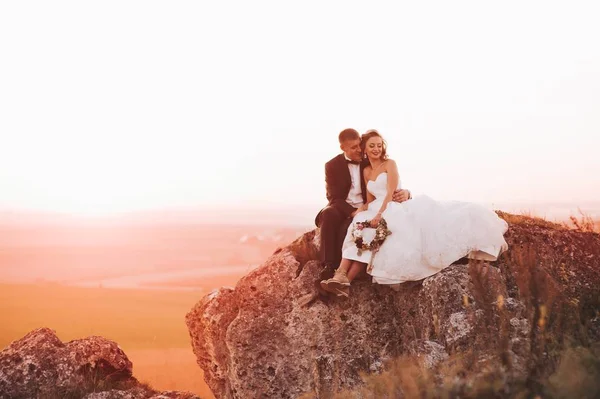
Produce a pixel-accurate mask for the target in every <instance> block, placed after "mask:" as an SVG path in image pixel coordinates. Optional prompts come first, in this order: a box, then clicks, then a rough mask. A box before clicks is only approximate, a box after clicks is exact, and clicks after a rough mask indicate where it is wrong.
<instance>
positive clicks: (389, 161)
mask: <svg viewBox="0 0 600 399" xmlns="http://www.w3.org/2000/svg"><path fill="white" fill-rule="evenodd" d="M390 167H392V168H395V167H396V161H394V160H393V159H391V158H390V159H387V160H386V161H385V168H386V170H388V168H390Z"/></svg>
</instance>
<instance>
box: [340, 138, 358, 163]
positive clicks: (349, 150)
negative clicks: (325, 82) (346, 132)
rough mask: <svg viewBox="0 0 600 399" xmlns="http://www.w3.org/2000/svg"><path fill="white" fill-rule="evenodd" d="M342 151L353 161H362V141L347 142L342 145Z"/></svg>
mask: <svg viewBox="0 0 600 399" xmlns="http://www.w3.org/2000/svg"><path fill="white" fill-rule="evenodd" d="M340 147H341V149H342V151H344V154H346V156H347V157H348V158H350V159H351V160H353V161H360V160H361V159H362V153H361V151H360V139H354V140H346V141H344V142H342V144H341V145H340Z"/></svg>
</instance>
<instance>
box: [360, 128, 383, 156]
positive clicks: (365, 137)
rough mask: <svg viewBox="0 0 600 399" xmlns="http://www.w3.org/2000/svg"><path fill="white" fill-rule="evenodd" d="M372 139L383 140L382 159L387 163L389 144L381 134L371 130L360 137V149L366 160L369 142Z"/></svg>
mask: <svg viewBox="0 0 600 399" xmlns="http://www.w3.org/2000/svg"><path fill="white" fill-rule="evenodd" d="M372 137H379V138H380V139H381V141H382V142H383V146H382V147H383V150H382V151H381V159H382V160H383V161H385V160H386V159H388V158H389V157H388V154H387V142H386V141H385V139H384V138H383V136H382V135H381V134H379V132H378V131H377V130H375V129H369V130H367V131H366V132H365V134H363V135H362V136H361V137H360V149H361V150H362V153H363V154H364V155H363V156H364V157H365V158H366V157H367V151H366V150H367V141H369V139H370V138H372Z"/></svg>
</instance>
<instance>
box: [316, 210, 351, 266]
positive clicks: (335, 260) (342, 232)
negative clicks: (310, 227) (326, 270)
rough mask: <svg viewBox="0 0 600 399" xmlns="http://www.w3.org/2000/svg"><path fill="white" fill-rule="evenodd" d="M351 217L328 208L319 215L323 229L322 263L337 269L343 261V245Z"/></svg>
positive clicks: (319, 223) (320, 225) (319, 222)
mask: <svg viewBox="0 0 600 399" xmlns="http://www.w3.org/2000/svg"><path fill="white" fill-rule="evenodd" d="M350 223H352V218H351V217H345V216H344V215H343V214H342V213H341V212H340V211H339V210H338V209H337V208H336V207H334V206H331V205H330V206H327V207H326V208H325V209H323V210H322V211H321V213H320V215H319V220H318V226H319V227H320V228H321V261H322V262H325V263H330V264H332V265H334V267H337V266H338V265H339V264H340V262H341V260H342V244H343V242H344V238H345V237H346V232H347V231H348V227H349V226H350Z"/></svg>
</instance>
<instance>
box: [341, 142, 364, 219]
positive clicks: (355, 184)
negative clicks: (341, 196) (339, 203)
mask: <svg viewBox="0 0 600 399" xmlns="http://www.w3.org/2000/svg"><path fill="white" fill-rule="evenodd" d="M344 158H346V160H347V161H351V159H350V158H348V157H347V156H346V154H345V153H344ZM348 169H349V170H350V178H351V179H352V186H351V187H350V191H349V192H348V197H347V198H346V202H347V203H349V204H350V205H352V206H353V207H355V208H359V207H360V206H362V204H363V198H362V189H361V187H360V179H362V176H361V175H360V165H355V164H353V163H348Z"/></svg>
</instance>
